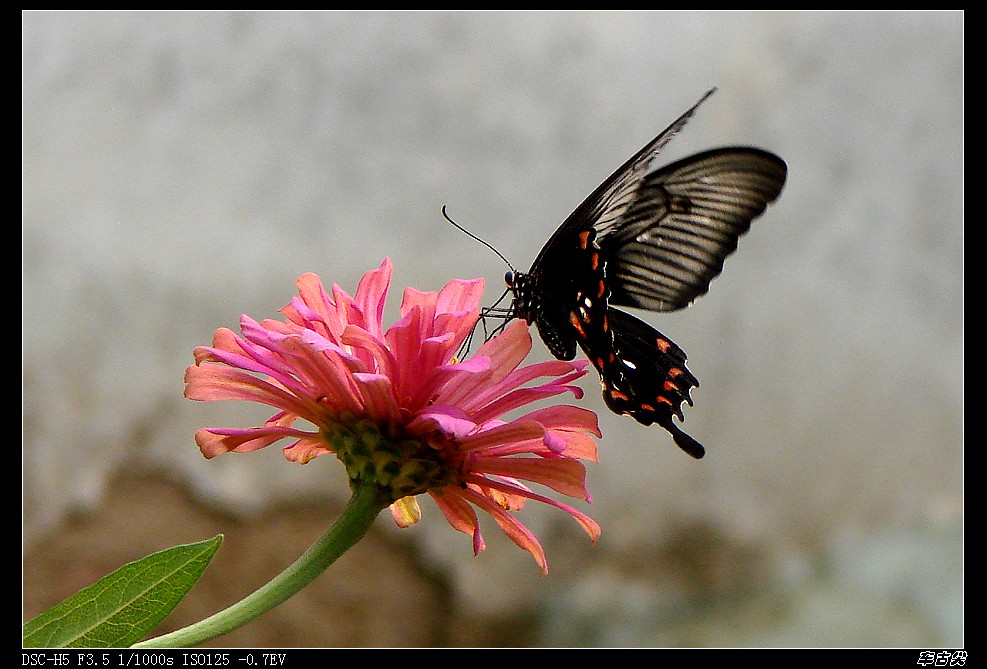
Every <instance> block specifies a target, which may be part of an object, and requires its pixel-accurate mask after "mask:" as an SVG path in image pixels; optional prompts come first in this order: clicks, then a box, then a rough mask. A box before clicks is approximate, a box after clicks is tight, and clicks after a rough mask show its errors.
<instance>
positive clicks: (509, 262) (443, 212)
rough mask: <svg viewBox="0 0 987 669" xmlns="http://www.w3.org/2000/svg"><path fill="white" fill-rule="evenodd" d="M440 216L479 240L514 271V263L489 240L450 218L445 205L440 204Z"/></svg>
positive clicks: (465, 233) (468, 235)
mask: <svg viewBox="0 0 987 669" xmlns="http://www.w3.org/2000/svg"><path fill="white" fill-rule="evenodd" d="M442 217H443V218H445V219H446V220H447V221H449V222H450V223H452V224H453V225H454V226H455V227H456V228H457V229H458V230H459V231H460V232H462V233H463V234H464V235H466V236H467V237H470V238H472V239H475V240H476V241H478V242H480V243H481V244H483V245H484V246H486V247H487V248H488V249H490V250H491V251H493V252H494V253H496V254H497V257H498V258H500V259H501V260H503V261H504V262H505V263H506V264H507V266H508V267H510V268H511V271H512V272H514V271H516V270H515V269H514V265H512V264H511V261H510V260H508V259H507V258H505V257H504V254H503V253H501V252H500V251H498V250H497V249H495V248H494V247H493V245H491V244H490V243H489V242H487V241H486V240H484V239H480V238H479V237H477V236H476V235H474V234H473V233H472V232H470V231H469V230H467V229H466V228H464V227H463V226H461V225H460V224H459V223H456V221H454V220H452V218H451V217H450V216H449V214H448V213H447V212H446V206H445V205H442Z"/></svg>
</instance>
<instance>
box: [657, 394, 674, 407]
mask: <svg viewBox="0 0 987 669" xmlns="http://www.w3.org/2000/svg"><path fill="white" fill-rule="evenodd" d="M655 399H656V400H658V401H659V402H664V403H665V404H667V405H668V406H670V407H674V406H675V405H674V404H672V400H670V399H668V398H667V397H662V396H661V395H659V396H658V397H656V398H655Z"/></svg>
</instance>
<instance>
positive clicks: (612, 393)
mask: <svg viewBox="0 0 987 669" xmlns="http://www.w3.org/2000/svg"><path fill="white" fill-rule="evenodd" d="M607 392H608V393H609V394H610V397H613V398H615V399H618V400H629V399H630V397H628V396H627V395H625V394H624V393H622V392H620V391H619V390H614V389H613V388H610V389H609V390H608V391H607Z"/></svg>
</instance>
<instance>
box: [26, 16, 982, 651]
mask: <svg viewBox="0 0 987 669" xmlns="http://www.w3.org/2000/svg"><path fill="white" fill-rule="evenodd" d="M22 21H23V23H22V26H23V135H22V141H23V154H22V158H23V185H22V189H23V212H22V213H23V224H22V226H23V227H22V233H23V239H22V263H23V269H22V278H23V287H22V300H23V311H22V336H23V339H22V346H23V350H22V360H23V449H22V453H23V477H22V480H23V501H24V508H23V529H24V532H23V537H24V550H25V561H24V570H25V582H28V581H33V580H38V579H39V578H40V577H38V576H37V575H32V573H31V572H32V570H34V569H37V565H36V564H35V561H34V559H33V557H32V556H33V555H34V553H33V552H32V551H36V550H38V547H43V546H45V545H47V544H45V542H49V541H52V537H55V536H58V535H60V534H63V535H64V533H65V532H66V528H67V527H68V525H67V523H70V522H79V519H80V518H81V519H85V518H87V517H98V516H100V514H101V513H103V511H101V509H104V511H105V508H104V506H101V505H105V503H106V495H107V490H108V486H109V485H110V481H112V480H113V479H114V477H116V476H118V475H120V473H121V472H123V473H126V474H127V475H138V476H144V475H147V476H158V477H160V476H165V477H166V478H167V480H169V481H171V482H175V483H176V484H178V485H181V486H183V487H184V489H186V490H187V491H188V494H189V499H190V500H192V501H194V502H195V503H196V504H202V505H204V506H205V507H207V508H212V509H217V510H220V511H221V512H222V513H223V514H226V517H227V518H230V519H240V520H242V519H249V518H251V517H259V515H261V514H264V513H267V512H269V511H270V510H271V509H276V508H278V505H281V504H286V503H295V502H297V501H298V500H307V501H309V502H312V503H313V505H314V507H313V508H320V507H319V505H320V504H321V502H320V500H326V499H332V500H337V501H338V500H343V499H345V494H346V489H345V484H344V482H343V476H342V470H341V468H340V467H339V465H338V463H337V462H336V461H335V460H334V459H332V458H320V459H319V460H316V461H314V462H313V463H311V464H309V465H307V466H306V467H299V466H296V465H291V464H289V463H287V462H285V461H284V460H283V457H282V456H281V455H280V453H279V452H278V449H277V448H272V449H267V451H265V452H260V453H256V454H252V455H250V456H236V455H231V456H225V457H222V458H218V459H216V460H212V461H206V460H204V459H203V458H202V457H201V455H200V454H199V453H198V451H197V449H196V447H195V444H194V442H193V440H192V435H193V433H194V431H195V429H196V428H198V427H202V426H248V425H255V424H258V423H259V422H260V421H262V420H263V419H265V418H266V417H267V415H268V414H269V412H268V411H266V410H265V409H264V408H261V407H240V406H232V405H219V404H216V405H206V404H202V403H193V402H189V401H187V400H184V399H183V398H182V386H183V384H182V374H183V371H184V369H185V367H186V366H187V365H188V364H189V363H191V361H192V349H193V347H195V346H197V345H201V344H207V343H209V342H210V341H211V337H212V332H213V330H214V329H215V328H217V327H220V326H228V327H236V324H237V319H238V318H239V316H240V314H241V313H248V314H250V315H251V316H253V317H255V318H258V319H260V318H264V317H274V316H276V315H277V312H276V310H277V309H278V308H279V307H281V306H282V305H283V304H285V303H286V302H287V301H288V300H289V299H290V297H291V296H292V294H293V285H292V281H293V280H294V279H295V278H296V277H297V276H298V275H299V274H301V273H302V272H306V271H315V272H317V273H319V274H320V275H321V276H322V277H323V278H324V280H325V281H327V282H336V283H339V284H340V285H341V286H343V287H344V288H346V289H347V290H349V291H352V290H354V289H355V287H356V282H357V280H358V279H359V277H360V276H361V275H362V273H364V272H365V271H367V270H369V269H371V268H373V267H376V266H377V265H378V264H379V263H380V262H381V260H382V259H383V258H384V257H385V256H389V257H390V258H391V259H392V260H393V261H394V263H395V268H396V271H395V277H394V282H393V290H392V294H391V300H390V301H389V305H388V313H389V315H390V318H391V319H393V317H394V315H395V313H396V309H397V304H398V302H399V300H400V291H401V290H402V289H403V287H404V286H408V285H411V286H415V287H417V288H420V289H424V290H435V289H438V288H439V287H440V286H441V285H442V284H444V283H445V282H446V281H448V280H449V279H452V278H473V277H477V276H480V277H485V278H486V279H487V282H488V283H487V286H488V287H487V299H486V302H487V303H490V302H492V301H493V300H494V299H496V297H498V296H499V295H500V292H501V291H502V277H503V275H504V272H505V270H506V267H504V265H503V263H502V262H501V261H500V260H499V259H498V258H497V257H496V256H494V255H493V254H492V253H490V252H489V251H488V250H487V249H485V248H483V247H482V246H480V245H479V244H477V243H476V242H474V241H472V240H470V239H468V238H466V237H465V236H463V235H462V234H461V233H459V232H458V231H456V230H455V229H453V228H452V227H451V226H449V225H448V224H447V223H445V222H444V221H443V219H442V217H441V216H440V207H441V205H443V204H447V205H448V206H449V211H450V214H451V215H452V216H453V217H454V218H456V220H457V221H459V222H460V223H461V224H463V225H465V226H466V227H468V228H469V229H470V230H472V231H473V232H475V233H476V234H478V235H480V236H482V237H483V238H484V239H486V240H488V241H489V242H491V243H492V244H494V245H495V246H497V248H498V249H499V250H500V251H501V252H502V253H503V254H504V255H505V256H507V257H508V258H510V259H511V262H512V263H513V264H514V265H515V266H517V267H518V268H526V267H527V266H528V265H529V264H530V262H531V261H532V259H533V258H534V256H535V255H536V253H537V252H538V249H539V248H540V247H541V245H542V243H544V241H545V240H547V239H548V237H549V235H550V234H551V233H552V231H553V230H554V229H555V227H556V226H557V225H558V224H559V223H561V221H562V220H563V219H564V218H565V216H566V215H567V214H568V213H569V212H570V211H571V210H572V209H573V208H575V206H576V205H578V204H579V202H580V201H581V200H582V198H583V197H585V196H586V195H587V194H589V192H590V191H591V190H592V189H593V188H595V187H596V186H597V185H598V184H599V183H600V182H601V181H602V180H603V179H604V178H605V177H606V176H608V175H609V174H610V172H611V171H612V170H613V169H614V168H615V167H616V166H617V165H619V164H620V163H621V162H623V161H624V160H625V159H626V158H627V157H629V156H630V155H631V154H632V153H633V152H635V151H636V150H637V149H639V148H640V147H641V146H642V145H643V144H644V143H645V142H646V141H648V140H649V139H651V137H653V136H654V135H655V134H656V133H657V132H658V131H659V130H661V129H662V128H664V127H665V126H666V125H667V124H668V123H670V122H671V121H672V120H673V119H675V118H676V117H677V116H678V115H679V114H680V113H682V112H683V111H685V110H686V109H687V108H688V107H689V106H690V105H692V104H693V103H694V102H695V101H696V100H697V99H698V98H699V97H700V96H701V95H702V94H703V92H704V91H706V90H707V89H708V88H710V87H713V86H717V87H718V88H719V90H718V92H717V93H716V95H714V96H713V97H712V98H710V99H709V100H708V101H707V102H706V103H705V104H704V106H703V107H702V108H701V109H700V111H699V113H698V114H697V116H696V117H695V118H694V119H693V120H692V121H691V122H690V124H689V125H688V126H687V127H686V129H685V130H684V131H683V132H682V133H680V134H679V135H678V136H677V137H676V138H675V140H674V141H673V142H672V143H671V145H670V146H669V147H668V149H666V151H665V152H664V154H663V155H662V156H661V157H660V158H659V161H661V162H668V161H671V160H672V159H674V158H677V157H681V156H683V155H687V154H689V153H694V152H696V151H700V150H703V149H706V148H711V147H714V146H719V145H725V144H750V145H755V146H760V147H763V148H766V149H769V150H771V151H774V152H776V153H778V154H779V155H780V156H782V157H783V158H784V159H785V160H786V161H787V162H788V165H789V180H788V183H787V186H786V188H785V190H784V192H783V193H782V196H781V198H780V200H779V201H778V202H777V203H776V204H775V205H774V206H773V207H772V208H770V209H769V210H768V212H767V214H766V215H765V216H763V217H762V218H761V219H759V220H758V221H757V222H756V223H755V224H754V226H753V228H752V230H751V232H750V233H749V234H748V235H747V236H746V237H745V238H744V239H743V240H741V244H740V249H739V251H738V252H737V253H736V254H735V255H734V256H733V257H731V258H730V260H728V262H727V263H726V267H725V270H724V273H723V275H722V276H721V277H720V278H718V279H717V280H716V281H714V282H713V285H712V289H711V290H710V292H709V294H708V295H707V296H705V297H703V298H702V299H700V300H699V301H697V303H696V304H694V305H693V306H692V307H691V308H690V309H688V310H686V311H684V312H680V313H676V314H669V315H662V316H658V315H645V318H646V319H647V320H649V321H650V322H651V323H653V324H654V325H655V326H656V327H658V328H659V329H660V330H662V331H663V332H664V333H665V334H666V335H668V336H670V337H671V338H672V339H674V340H675V341H676V342H677V343H678V344H679V345H680V346H682V347H683V348H684V349H685V350H686V352H687V353H688V355H689V364H690V368H691V370H692V371H693V372H694V373H695V374H696V375H697V376H698V377H699V379H700V380H701V384H702V385H701V387H700V388H699V389H697V391H695V392H694V397H695V400H696V406H695V407H693V408H691V409H690V408H687V409H686V422H685V425H684V427H685V429H686V430H687V431H688V432H689V433H690V434H692V435H694V436H695V437H697V438H698V439H700V440H701V441H702V442H703V443H704V444H705V445H706V447H707V450H708V454H707V456H706V458H705V459H704V460H702V461H698V462H697V461H693V460H692V459H690V458H688V457H687V456H685V455H684V454H683V453H681V452H680V451H678V449H677V448H675V446H674V445H673V444H672V443H671V440H670V438H669V436H668V435H667V434H666V433H665V432H664V431H663V430H661V429H660V428H657V427H654V428H650V429H649V428H644V427H641V426H639V425H638V424H637V423H635V422H634V421H632V420H630V419H629V418H626V417H625V418H621V417H617V416H613V415H611V414H609V413H607V412H606V411H605V408H604V407H603V404H602V401H601V400H600V398H599V392H598V385H597V383H596V381H595V379H594V378H592V377H587V378H586V379H585V380H584V382H583V386H584V388H585V389H586V391H587V393H586V400H585V404H586V406H589V407H591V408H593V409H595V410H597V411H599V412H601V426H602V429H603V431H604V438H603V439H602V441H601V447H600V455H601V462H600V463H599V465H593V464H590V465H589V467H588V469H589V476H588V480H589V486H590V490H591V492H592V494H593V498H594V502H593V504H592V505H585V504H583V505H581V507H580V508H582V509H583V510H585V511H588V512H589V513H590V514H591V515H592V516H593V517H594V518H596V519H597V520H598V521H599V522H600V523H601V524H602V526H603V536H602V538H601V540H600V542H599V543H598V544H597V545H596V546H590V545H589V542H588V541H586V540H585V537H584V535H582V533H581V531H580V530H579V529H578V527H577V526H576V525H575V523H573V522H572V521H571V520H570V519H569V518H568V517H566V516H565V515H564V514H562V513H560V512H557V511H553V510H551V509H547V508H546V509H537V508H526V509H525V510H524V512H523V514H522V519H523V520H524V521H525V522H527V523H528V524H529V526H531V527H532V528H533V529H534V531H535V532H536V533H537V534H538V535H539V537H541V538H542V540H543V542H544V543H545V545H546V547H547V551H548V557H549V563H550V568H551V574H550V575H549V576H548V577H543V576H542V575H541V574H540V571H539V570H538V568H537V567H536V566H535V564H534V563H533V562H532V560H531V558H530V556H529V555H527V554H526V553H523V552H522V551H520V550H518V549H517V548H516V547H514V545H513V544H511V543H510V542H509V541H508V540H507V539H506V538H505V537H503V536H502V535H501V534H500V532H499V530H498V529H497V528H496V526H495V525H494V524H493V523H491V522H488V523H486V524H485V525H484V527H485V530H486V531H485V536H486V538H487V541H488V549H487V551H486V552H485V553H483V554H481V555H480V556H479V557H473V556H472V553H471V550H470V545H469V539H468V537H466V536H464V535H461V534H459V533H457V532H455V531H453V530H452V529H451V528H450V527H449V526H448V524H447V523H446V522H445V521H444V519H442V518H441V514H439V513H438V510H437V509H436V508H435V507H434V505H431V504H430V502H429V501H428V500H423V503H422V507H423V512H424V515H425V519H424V521H423V523H422V524H420V525H419V526H416V527H415V528H413V529H409V530H404V531H398V530H396V529H394V528H393V527H391V525H392V523H391V521H390V519H389V518H388V517H387V516H386V514H385V515H384V516H382V517H381V518H380V519H378V522H377V526H379V527H378V528H375V529H376V531H379V532H380V533H382V535H383V536H385V537H386V540H387V541H388V542H390V545H407V546H410V547H411V550H412V554H413V558H412V562H413V571H414V570H418V571H422V570H424V571H427V572H428V573H429V574H434V575H436V577H437V578H440V579H442V582H443V583H444V584H446V585H445V587H446V588H447V589H448V592H449V601H450V602H451V604H449V606H451V607H452V608H453V609H454V610H455V611H456V612H459V613H461V614H463V615H466V616H467V617H470V616H472V617H474V619H477V618H479V619H481V620H482V619H483V618H484V617H487V619H492V620H496V619H498V618H501V619H502V618H503V617H504V616H507V615H510V614H511V613H516V612H517V611H525V612H526V615H527V618H526V620H527V624H529V625H530V633H529V634H528V635H527V636H526V637H525V643H526V644H529V645H543V646H571V645H576V646H679V645H689V646H692V645H695V646H908V647H934V646H947V647H962V646H963V645H964V643H965V637H964V624H963V620H964V617H963V430H962V407H963V320H962V317H963V310H962V289H963V283H962V267H963V260H962V254H963V225H962V193H963V167H962V165H963V132H962V130H963V115H962V111H963V55H962V54H963V45H962V41H963V21H964V17H963V14H962V13H958V12H906V13H884V12H880V13H878V12H874V13H870V12H866V13H865V12H856V13H839V12H827V13H813V12H798V13H704V12H655V13H651V12H634V13H609V12H563V13H514V12H496V13H485V12H422V13H419V12H352V13H350V12H345V13H335V12H329V13H322V12H300V13H296V12H284V13H254V12H235V13H227V12H209V13H184V12H169V13H150V12H148V13H130V12H126V13H87V12H73V13H62V12H45V13H39V12H27V13H25V14H23V15H22ZM535 353H536V355H537V356H539V357H545V356H546V355H547V353H546V352H545V349H544V347H543V346H542V345H541V344H540V343H537V344H536V348H535ZM268 451H269V452H268ZM137 487H138V488H140V485H138V486H137ZM531 506H532V505H529V507H531ZM179 508H181V507H179ZM173 515H174V517H173V518H172V519H171V520H172V521H173V522H174V523H176V524H177V525H180V524H181V522H182V516H183V515H184V514H183V513H181V512H179V513H176V514H173ZM331 517H332V514H326V519H327V521H326V522H328V519H329V518H331ZM230 522H232V520H231V521H230ZM320 523H321V521H320ZM226 524H227V525H229V523H226ZM131 525H132V527H133V530H132V531H135V532H136V531H138V529H141V530H147V529H148V528H146V527H144V525H145V523H144V522H142V519H141V518H133V519H132V523H131ZM219 527H220V529H219V530H218V531H225V532H227V533H228V534H230V533H232V534H235V533H236V530H232V531H231V530H229V529H226V530H224V529H222V528H223V523H219ZM151 529H153V528H151ZM130 531H131V530H127V529H124V530H122V533H123V534H127V533H128V532H130ZM311 531H312V532H313V534H311V536H310V537H309V539H310V540H314V539H315V538H316V537H317V536H318V533H319V532H321V530H320V529H318V527H317V528H316V529H314V530H311ZM179 534H181V532H179ZM203 538H206V537H205V536H187V537H186V538H185V541H193V540H198V539H203ZM119 540H120V536H118V535H116V534H114V535H112V536H106V537H105V540H104V541H102V542H100V541H96V542H95V544H96V545H99V544H101V543H103V544H114V543H116V542H118V541H119ZM166 545H169V544H162V545H160V546H155V548H164V547H166ZM62 550H64V551H68V552H70V553H71V554H72V557H73V560H79V561H81V560H84V559H85V553H84V551H83V550H82V549H81V548H77V547H73V546H67V547H63V549H62ZM224 550H225V548H224ZM43 552H45V551H42V553H43ZM47 552H48V553H50V552H51V551H50V550H49V551H47ZM140 556H141V555H140V554H134V555H130V556H127V557H126V559H128V560H130V559H135V558H137V557H140ZM294 557H296V554H292V555H276V556H274V557H272V558H271V560H272V561H273V562H274V563H276V564H278V565H281V566H284V565H286V564H287V563H288V562H290V561H291V560H293V559H294ZM331 572H332V570H331V569H330V573H329V574H326V575H324V576H323V577H322V578H323V579H326V582H330V581H331V580H332V579H334V578H340V575H339V574H332V573H331ZM98 575H99V574H96V575H94V578H95V577H96V576H98ZM41 581H42V583H43V582H44V579H43V578H41ZM316 586H318V583H317V584H316ZM316 586H313V587H316ZM231 592H235V589H233V590H231ZM231 597H232V595H231ZM329 599H331V597H330V598H329ZM230 601H232V599H230ZM25 607H26V608H29V607H27V605H25ZM33 613H37V611H33V612H32V611H28V610H26V611H25V615H32V614H33ZM382 615H385V614H383V613H382ZM304 624H306V625H308V626H309V627H311V626H313V625H315V626H316V627H318V624H325V625H327V626H328V625H332V624H335V623H334V622H332V621H323V622H319V623H313V621H307V622H305V623H304ZM479 624H481V625H482V623H479ZM315 643H316V645H318V642H315ZM368 643H369V644H370V645H378V644H382V643H386V641H378V642H373V641H370V642H368ZM404 643H406V644H410V643H411V642H404Z"/></svg>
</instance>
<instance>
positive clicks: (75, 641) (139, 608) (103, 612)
mask: <svg viewBox="0 0 987 669" xmlns="http://www.w3.org/2000/svg"><path fill="white" fill-rule="evenodd" d="M222 543H223V535H222V534H219V535H217V536H215V537H213V538H212V539H207V540H205V541H200V542H198V543H194V544H185V545H183V546H175V547H174V548H167V549H165V550H163V551H159V552H157V553H153V554H151V555H148V556H147V557H146V558H143V559H141V560H137V561H136V562H131V563H129V564H126V565H124V566H122V567H120V568H119V569H117V570H116V571H115V572H113V573H112V574H109V575H108V576H104V577H103V578H102V579H100V580H99V581H97V582H96V583H93V584H92V585H90V586H89V587H87V588H83V589H82V590H80V591H79V592H77V593H75V594H74V595H72V596H71V597H69V598H68V599H66V600H65V601H63V602H61V603H60V604H56V605H55V606H54V607H52V608H50V609H48V610H47V611H45V612H44V613H42V614H41V615H39V616H38V617H36V618H35V619H34V620H31V621H29V622H27V623H25V624H24V632H23V634H24V636H23V644H24V647H25V648H125V647H127V646H129V645H131V644H132V643H134V642H136V641H138V640H140V639H141V638H143V637H144V636H145V635H147V634H148V633H149V632H150V631H151V630H152V629H154V627H155V625H157V624H158V623H159V622H161V621H162V620H163V619H164V617H165V616H167V615H168V614H169V613H171V611H172V609H174V608H175V606H177V605H178V602H180V601H181V600H182V598H183V597H185V594H186V593H187V592H188V591H189V589H190V588H191V587H192V586H193V585H194V584H195V582H196V581H197V580H199V577H200V576H201V575H202V572H203V571H205V569H206V567H207V566H208V565H209V562H210V561H211V560H212V558H213V555H214V554H215V553H216V551H217V550H218V549H219V546H220V544H222Z"/></svg>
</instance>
